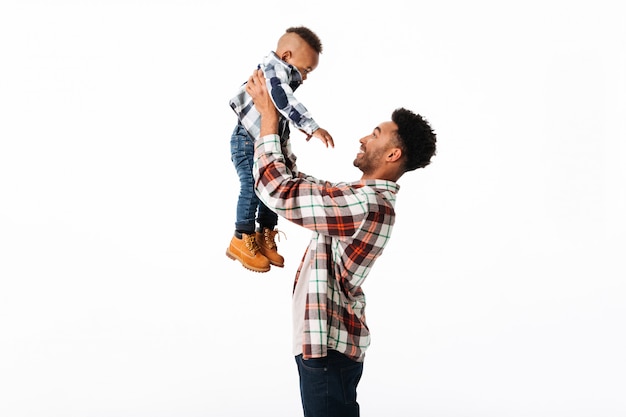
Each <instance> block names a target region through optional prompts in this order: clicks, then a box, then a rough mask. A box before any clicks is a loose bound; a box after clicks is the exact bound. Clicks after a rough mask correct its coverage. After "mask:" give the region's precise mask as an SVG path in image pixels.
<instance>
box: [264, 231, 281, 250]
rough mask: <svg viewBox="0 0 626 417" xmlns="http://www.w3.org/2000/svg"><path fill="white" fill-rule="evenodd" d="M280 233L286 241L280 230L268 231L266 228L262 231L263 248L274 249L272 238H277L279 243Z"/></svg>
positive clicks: (274, 242) (274, 243)
mask: <svg viewBox="0 0 626 417" xmlns="http://www.w3.org/2000/svg"><path fill="white" fill-rule="evenodd" d="M280 233H282V234H283V236H284V237H285V239H287V235H286V234H285V232H283V231H282V230H278V229H274V230H270V229H268V228H265V229H263V239H264V240H265V246H267V247H268V248H270V249H276V248H277V246H276V241H275V240H274V238H275V237H278V241H279V242H280Z"/></svg>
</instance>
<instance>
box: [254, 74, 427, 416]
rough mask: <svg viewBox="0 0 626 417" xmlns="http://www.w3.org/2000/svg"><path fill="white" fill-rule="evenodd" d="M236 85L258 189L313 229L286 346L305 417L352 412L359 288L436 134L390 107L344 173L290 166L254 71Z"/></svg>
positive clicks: (360, 343) (359, 367)
mask: <svg viewBox="0 0 626 417" xmlns="http://www.w3.org/2000/svg"><path fill="white" fill-rule="evenodd" d="M246 91H247V92H248V93H249V94H250V95H251V96H252V98H253V100H254V104H255V105H256V107H257V110H258V111H259V113H260V114H261V134H260V138H258V139H257V140H256V143H255V155H254V169H253V175H254V180H255V187H256V192H257V194H258V196H259V198H260V199H261V200H262V201H263V202H264V203H265V204H266V205H267V206H268V207H271V208H272V209H274V210H275V211H276V212H277V213H278V214H279V215H280V216H282V217H284V218H286V219H288V220H290V221H292V222H294V223H296V224H299V225H301V226H303V227H305V228H307V229H309V230H311V231H312V232H313V235H312V237H311V242H310V244H309V246H308V248H307V249H306V252H305V254H304V257H303V260H302V263H301V264H300V267H299V268H298V272H297V273H296V278H295V284H294V291H293V328H294V355H295V357H296V363H297V366H298V372H299V375H300V393H301V397H302V406H303V409H304V415H305V416H306V417H318V416H319V417H321V416H324V417H330V416H337V417H352V416H358V415H359V405H358V403H357V401H356V388H357V385H358V383H359V380H360V378H361V374H362V372H363V360H364V357H365V350H366V349H367V347H368V346H369V343H370V334H369V330H368V328H367V325H366V323H365V315H364V309H365V296H364V294H363V291H362V289H361V285H362V284H363V281H364V280H365V278H366V277H367V275H368V273H369V271H370V269H371V267H372V265H373V264H374V261H375V260H376V259H377V258H378V256H380V255H381V254H382V251H383V249H384V247H385V245H386V244H387V242H388V240H389V237H390V234H391V230H392V227H393V224H394V219H395V211H394V204H395V200H396V193H397V192H398V190H399V186H398V184H397V181H398V179H399V178H400V177H401V176H402V175H403V174H404V173H405V172H408V171H413V170H415V169H417V168H422V167H425V166H426V165H428V164H429V163H430V159H431V157H432V156H433V155H434V154H435V150H436V135H435V133H434V132H433V130H432V129H431V127H430V125H429V124H428V122H427V121H426V120H424V119H423V118H422V117H421V116H419V115H417V114H414V113H412V112H411V111H409V110H406V109H403V108H401V109H397V110H395V111H394V112H393V114H392V120H391V121H386V122H383V123H381V124H379V125H378V126H376V127H375V128H374V130H373V131H372V133H371V134H369V135H367V136H365V137H363V138H362V139H361V140H360V143H361V148H360V152H359V153H358V154H357V156H356V158H355V159H354V166H356V167H357V168H359V169H360V170H361V172H362V176H361V179H360V180H359V181H356V182H351V183H336V184H331V183H329V182H325V181H321V180H318V179H317V178H314V177H311V176H308V175H306V174H304V173H301V172H300V173H298V174H293V173H292V171H291V170H289V169H288V168H287V166H286V164H285V160H284V157H283V156H282V154H281V149H280V137H279V136H278V135H277V132H278V115H277V113H276V110H275V108H274V105H273V104H272V101H271V99H270V98H269V95H268V92H267V88H266V87H265V80H264V77H263V74H262V72H260V71H258V70H257V71H255V72H254V73H253V74H252V76H251V77H250V79H249V80H248V83H247V87H246Z"/></svg>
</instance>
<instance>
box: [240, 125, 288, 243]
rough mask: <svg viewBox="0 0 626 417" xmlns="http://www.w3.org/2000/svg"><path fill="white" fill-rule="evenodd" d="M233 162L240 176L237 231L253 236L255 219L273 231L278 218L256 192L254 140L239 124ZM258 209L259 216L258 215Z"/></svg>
mask: <svg viewBox="0 0 626 417" xmlns="http://www.w3.org/2000/svg"><path fill="white" fill-rule="evenodd" d="M230 153H231V161H232V162H233V164H234V165H235V169H236V170H237V175H239V184H240V189H239V198H238V200H237V218H236V221H235V229H236V230H238V231H240V232H243V233H246V234H252V233H254V231H255V227H254V226H255V219H256V221H257V222H258V223H259V225H260V226H261V227H269V228H270V229H273V228H274V227H275V226H276V224H277V223H278V216H277V215H276V213H274V212H273V211H272V210H270V209H269V208H268V207H267V206H266V205H265V204H263V203H262V202H261V201H259V198H258V197H257V195H256V193H255V192H254V178H253V177H252V165H253V163H254V140H253V139H252V138H251V137H250V136H249V135H248V132H247V131H246V129H245V128H244V127H243V126H242V125H241V124H237V126H236V127H235V129H234V130H233V134H232V136H231V139H230ZM257 209H258V214H257Z"/></svg>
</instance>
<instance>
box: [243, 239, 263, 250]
mask: <svg viewBox="0 0 626 417" xmlns="http://www.w3.org/2000/svg"><path fill="white" fill-rule="evenodd" d="M243 241H244V243H245V245H246V248H248V250H249V251H250V252H251V253H252V255H256V253H257V252H258V251H259V250H260V249H261V248H259V244H258V243H257V241H256V239H255V236H254V235H245V236H244V240H243Z"/></svg>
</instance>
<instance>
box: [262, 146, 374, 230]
mask: <svg viewBox="0 0 626 417" xmlns="http://www.w3.org/2000/svg"><path fill="white" fill-rule="evenodd" d="M253 174H254V180H255V189H256V193H257V195H258V197H259V198H260V199H261V201H262V202H263V203H264V204H265V205H267V206H268V207H272V208H273V209H274V210H275V211H276V213H277V214H278V215H280V216H281V217H284V218H286V219H287V220H290V221H292V222H294V223H296V224H298V225H300V226H303V227H305V228H307V229H310V230H313V231H316V232H318V233H321V234H324V235H328V236H334V237H337V238H342V237H351V236H353V235H354V234H355V233H356V232H357V230H358V227H359V225H360V224H361V222H362V221H363V220H364V218H365V216H366V215H367V213H368V210H369V207H368V199H367V196H366V195H365V194H364V193H360V192H358V189H355V187H353V186H350V185H349V184H346V183H338V184H331V183H329V182H325V181H320V180H317V179H315V178H313V177H310V176H306V175H305V174H302V173H300V174H298V175H294V174H293V173H292V172H291V171H290V170H289V169H287V166H286V165H285V159H284V156H283V155H282V153H281V149H280V138H279V136H278V135H267V136H264V137H262V138H260V139H259V140H257V141H256V143H255V155H254V168H253Z"/></svg>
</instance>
